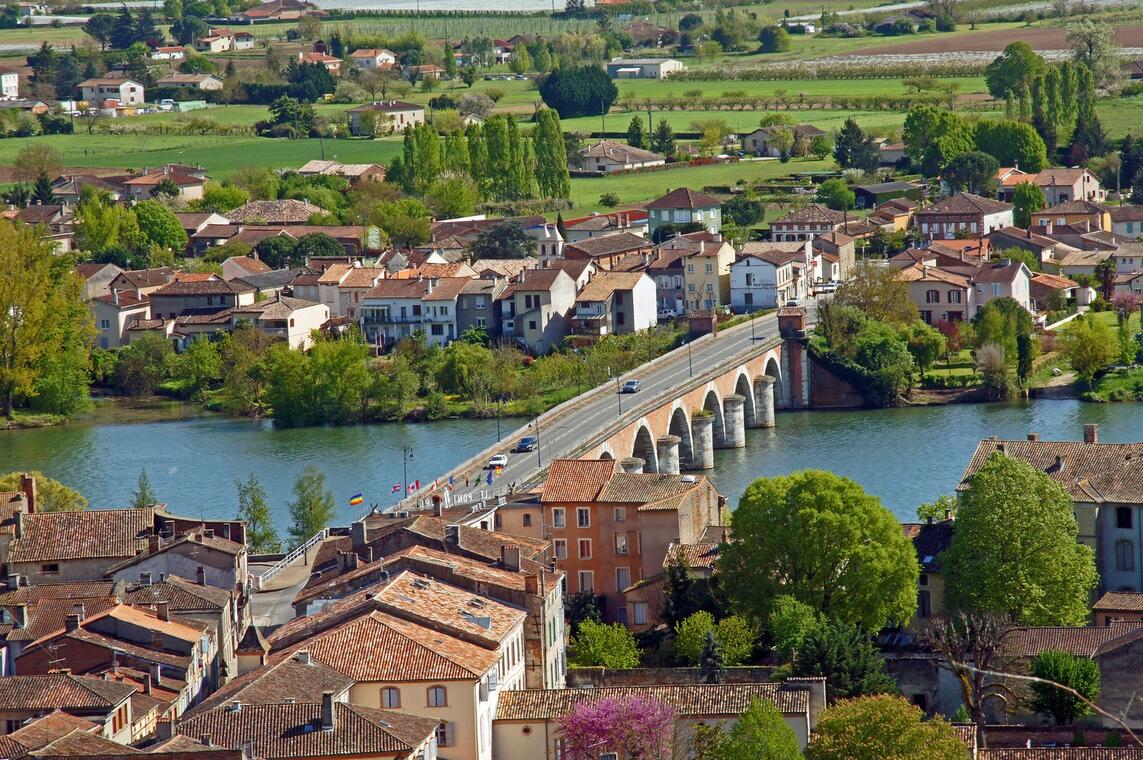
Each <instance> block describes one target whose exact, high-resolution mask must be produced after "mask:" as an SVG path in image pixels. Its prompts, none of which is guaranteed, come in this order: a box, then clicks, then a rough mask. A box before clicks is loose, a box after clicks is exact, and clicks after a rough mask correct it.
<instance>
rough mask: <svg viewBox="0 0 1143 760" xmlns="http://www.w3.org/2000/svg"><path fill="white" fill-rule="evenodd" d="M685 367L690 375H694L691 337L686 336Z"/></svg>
mask: <svg viewBox="0 0 1143 760" xmlns="http://www.w3.org/2000/svg"><path fill="white" fill-rule="evenodd" d="M687 368H688V369H689V370H690V372H691V377H694V376H695V365H694V362H693V361H692V359H691V339H690V338H687Z"/></svg>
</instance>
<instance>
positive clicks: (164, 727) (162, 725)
mask: <svg viewBox="0 0 1143 760" xmlns="http://www.w3.org/2000/svg"><path fill="white" fill-rule="evenodd" d="M174 735H175V722H174V721H173V720H160V721H159V722H158V723H156V724H155V737H156V738H157V739H158V740H159V741H166V740H167V739H170V738H171V737H173V736H174Z"/></svg>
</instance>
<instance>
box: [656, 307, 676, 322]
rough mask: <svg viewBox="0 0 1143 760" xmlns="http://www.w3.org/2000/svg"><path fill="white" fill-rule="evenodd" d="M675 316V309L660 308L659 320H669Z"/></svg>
mask: <svg viewBox="0 0 1143 760" xmlns="http://www.w3.org/2000/svg"><path fill="white" fill-rule="evenodd" d="M674 318H675V310H674V309H660V310H659V321H660V322H669V321H671V320H672V319H674Z"/></svg>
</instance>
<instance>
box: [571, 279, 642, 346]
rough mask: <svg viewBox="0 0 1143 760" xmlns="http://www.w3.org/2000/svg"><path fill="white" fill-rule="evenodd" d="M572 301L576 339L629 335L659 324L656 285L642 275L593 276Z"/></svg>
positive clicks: (573, 326) (573, 327)
mask: <svg viewBox="0 0 1143 760" xmlns="http://www.w3.org/2000/svg"><path fill="white" fill-rule="evenodd" d="M575 298H576V305H575V312H574V313H573V316H572V329H573V330H574V331H575V332H576V333H577V334H579V335H592V336H603V335H613V334H622V333H631V332H637V331H639V330H646V329H649V328H651V327H654V326H655V325H656V324H657V323H658V311H657V309H656V301H655V281H654V280H652V279H651V278H650V277H648V276H647V275H646V274H644V273H643V272H609V271H607V270H602V271H599V272H596V273H595V274H594V275H592V277H591V279H589V280H588V283H587V285H585V286H584V287H583V289H582V290H580V291H579V293H577V294H576V297H575Z"/></svg>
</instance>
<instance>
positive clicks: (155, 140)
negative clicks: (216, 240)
mask: <svg viewBox="0 0 1143 760" xmlns="http://www.w3.org/2000/svg"><path fill="white" fill-rule="evenodd" d="M33 143H46V144H48V145H51V146H52V147H54V148H55V149H56V150H58V151H59V152H60V155H61V157H62V158H63V162H64V164H65V165H66V166H70V167H75V166H100V167H104V166H106V167H121V168H132V169H138V168H141V167H144V166H158V165H159V164H163V163H168V162H179V163H188V164H201V165H202V166H203V167H205V168H206V170H207V171H208V172H209V173H210V175H211V176H212V177H214V178H216V179H219V178H222V177H226V176H227V175H229V174H232V173H233V172H234V171H236V170H237V169H239V168H240V167H243V166H262V167H270V168H274V169H276V168H280V167H298V166H301V165H302V164H304V163H305V162H306V161H309V160H310V159H313V158H321V141H320V140H284V139H270V138H265V137H214V136H202V137H200V136H186V137H184V136H147V135H142V136H131V137H125V136H117V135H86V134H78V135H53V136H50V137H26V138H18V139H10V140H0V163H2V164H10V163H11V162H12V161H13V159H14V158H15V156H16V154H17V153H18V152H19V151H20V150H21V149H22V148H24V147H25V146H27V145H30V144H33ZM400 150H401V143H400V141H399V140H392V139H386V140H326V141H325V157H326V158H328V159H337V160H339V161H344V162H348V163H382V164H384V163H388V162H389V161H391V160H392V159H393V157H394V156H395V155H397V153H399V152H400Z"/></svg>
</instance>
